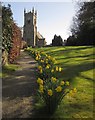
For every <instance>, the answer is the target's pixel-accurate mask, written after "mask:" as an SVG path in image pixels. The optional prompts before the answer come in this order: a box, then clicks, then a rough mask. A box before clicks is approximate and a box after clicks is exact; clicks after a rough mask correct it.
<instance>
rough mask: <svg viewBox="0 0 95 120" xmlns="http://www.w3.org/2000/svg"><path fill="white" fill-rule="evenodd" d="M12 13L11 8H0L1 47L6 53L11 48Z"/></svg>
mask: <svg viewBox="0 0 95 120" xmlns="http://www.w3.org/2000/svg"><path fill="white" fill-rule="evenodd" d="M12 22H13V18H12V11H11V6H10V5H8V7H5V6H2V37H3V39H2V47H3V49H6V50H7V51H8V52H9V51H10V48H11V47H12Z"/></svg>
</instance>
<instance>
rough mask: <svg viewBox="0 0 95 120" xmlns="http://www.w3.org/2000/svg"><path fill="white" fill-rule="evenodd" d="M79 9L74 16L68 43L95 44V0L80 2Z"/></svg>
mask: <svg viewBox="0 0 95 120" xmlns="http://www.w3.org/2000/svg"><path fill="white" fill-rule="evenodd" d="M78 6H79V10H78V11H77V13H76V16H75V17H74V18H73V24H72V26H71V33H72V36H70V37H69V38H68V39H67V43H66V45H94V44H95V35H94V34H95V33H94V31H95V19H94V16H95V1H94V2H80V4H79V5H78Z"/></svg>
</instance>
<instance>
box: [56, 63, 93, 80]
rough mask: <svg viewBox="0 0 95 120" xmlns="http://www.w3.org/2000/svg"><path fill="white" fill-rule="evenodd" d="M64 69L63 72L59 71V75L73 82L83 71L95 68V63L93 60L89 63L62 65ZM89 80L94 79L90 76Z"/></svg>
mask: <svg viewBox="0 0 95 120" xmlns="http://www.w3.org/2000/svg"><path fill="white" fill-rule="evenodd" d="M61 67H62V68H64V69H63V71H62V72H61V73H58V77H59V78H62V79H64V80H68V81H70V82H73V80H74V78H75V77H78V76H80V74H81V72H85V71H88V70H93V69H94V68H95V63H93V62H88V63H85V62H84V63H82V64H78V65H66V66H65V65H64V64H63V66H62V65H61ZM87 79H88V80H92V81H93V79H91V78H88V77H87Z"/></svg>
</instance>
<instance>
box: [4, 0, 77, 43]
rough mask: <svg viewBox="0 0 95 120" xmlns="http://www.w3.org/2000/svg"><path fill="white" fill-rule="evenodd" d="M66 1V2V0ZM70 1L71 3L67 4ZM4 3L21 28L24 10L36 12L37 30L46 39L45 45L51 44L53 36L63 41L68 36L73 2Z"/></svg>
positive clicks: (72, 13)
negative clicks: (9, 6)
mask: <svg viewBox="0 0 95 120" xmlns="http://www.w3.org/2000/svg"><path fill="white" fill-rule="evenodd" d="M67 1H68V0H67ZM69 1H71V2H69ZM69 1H68V2H66V1H65V2H58V1H57V2H24V0H23V2H4V3H3V4H5V5H7V4H10V5H11V8H12V12H13V18H14V20H15V22H16V23H17V24H18V25H19V26H20V27H23V25H24V8H25V9H26V11H27V12H28V11H30V10H32V7H34V8H35V10H37V29H38V31H39V32H40V33H41V34H42V35H43V37H45V38H46V41H47V44H50V43H51V42H52V39H53V37H54V35H55V34H56V35H60V36H61V37H62V38H63V40H64V39H66V38H67V37H68V36H69V33H70V25H71V22H72V18H73V16H74V15H75V2H72V1H73V0H69Z"/></svg>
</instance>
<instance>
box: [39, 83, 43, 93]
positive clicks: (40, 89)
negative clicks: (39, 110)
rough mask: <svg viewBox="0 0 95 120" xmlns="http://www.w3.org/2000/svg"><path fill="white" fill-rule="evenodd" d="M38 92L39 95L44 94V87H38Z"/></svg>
mask: <svg viewBox="0 0 95 120" xmlns="http://www.w3.org/2000/svg"><path fill="white" fill-rule="evenodd" d="M39 92H40V93H43V92H44V86H43V85H40V86H39Z"/></svg>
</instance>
